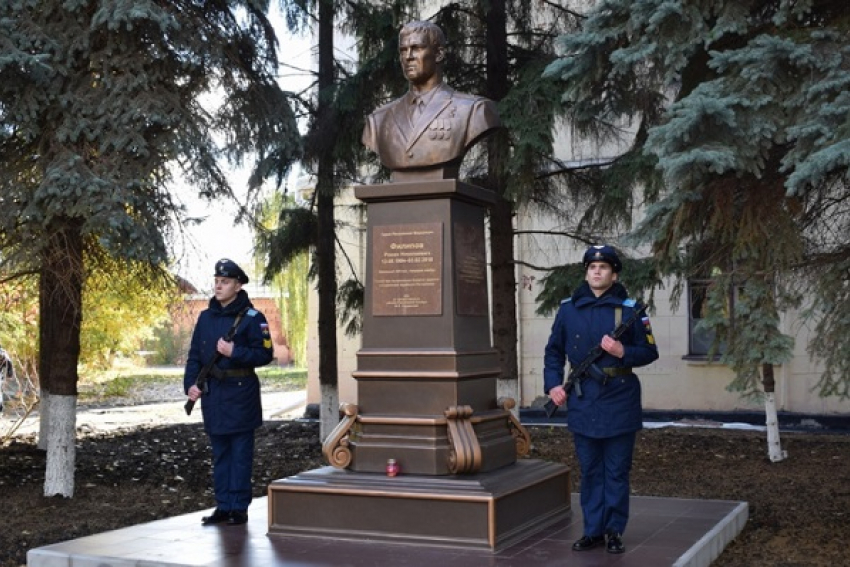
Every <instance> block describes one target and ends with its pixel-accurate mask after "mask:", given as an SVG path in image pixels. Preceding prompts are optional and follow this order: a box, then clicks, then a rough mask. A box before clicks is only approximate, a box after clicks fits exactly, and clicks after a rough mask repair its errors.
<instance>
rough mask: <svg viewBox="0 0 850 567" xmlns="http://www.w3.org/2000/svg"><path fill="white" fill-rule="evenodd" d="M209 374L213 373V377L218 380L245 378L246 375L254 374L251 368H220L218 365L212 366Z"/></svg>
mask: <svg viewBox="0 0 850 567" xmlns="http://www.w3.org/2000/svg"><path fill="white" fill-rule="evenodd" d="M210 374H212V375H213V378H217V379H219V380H222V379H224V378H247V377H248V376H253V375H254V370H253V369H251V368H230V369H228V370H222V369H221V368H219V367H218V366H213V367H212V370H210Z"/></svg>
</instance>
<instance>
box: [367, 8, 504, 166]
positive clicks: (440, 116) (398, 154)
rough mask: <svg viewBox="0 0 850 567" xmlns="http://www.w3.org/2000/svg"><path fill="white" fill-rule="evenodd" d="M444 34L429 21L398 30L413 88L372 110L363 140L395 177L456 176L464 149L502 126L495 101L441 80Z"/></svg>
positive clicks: (403, 63) (403, 62)
mask: <svg viewBox="0 0 850 567" xmlns="http://www.w3.org/2000/svg"><path fill="white" fill-rule="evenodd" d="M445 58H446V38H445V35H444V34H443V31H442V30H441V29H440V28H439V27H438V26H436V25H435V24H432V23H430V22H420V21H414V22H410V23H408V24H406V25H405V26H404V27H403V28H402V29H401V32H400V33H399V60H400V62H401V68H402V71H403V72H404V75H405V77H406V78H407V80H408V82H409V83H410V90H408V92H407V93H406V94H405V95H404V96H402V97H401V98H398V99H396V100H394V101H392V102H390V103H388V104H385V105H384V106H382V107H380V108H378V109H377V110H376V111H375V112H373V113H372V114H370V115H369V117H368V118H367V120H366V127H365V128H364V130H363V144H364V145H365V146H366V147H368V148H369V149H371V150H372V151H374V152H375V153H377V154H378V158H379V159H380V160H381V163H382V164H383V165H384V166H385V167H387V168H388V169H390V170H391V171H392V180H393V181H417V180H422V179H453V178H457V175H458V170H459V168H460V163H461V161H462V160H463V157H464V156H465V155H466V152H467V151H468V150H469V148H470V147H472V145H473V144H475V143H476V142H477V141H478V140H480V139H481V138H482V137H483V136H484V135H486V134H488V133H490V132H492V131H493V130H494V129H495V128H498V127H500V126H501V122H500V120H499V113H498V111H497V110H496V104H495V103H494V102H493V101H492V100H489V99H486V98H483V97H479V96H474V95H469V94H463V93H459V92H456V91H454V90H453V89H451V88H450V87H449V86H448V85H446V84H445V83H444V82H443V63H444V62H445Z"/></svg>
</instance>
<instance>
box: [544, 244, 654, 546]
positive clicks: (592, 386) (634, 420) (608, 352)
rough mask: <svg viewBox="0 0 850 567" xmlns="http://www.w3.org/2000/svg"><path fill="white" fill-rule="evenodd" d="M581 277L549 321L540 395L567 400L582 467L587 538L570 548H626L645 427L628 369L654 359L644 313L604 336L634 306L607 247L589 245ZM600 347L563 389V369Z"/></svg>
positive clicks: (638, 393)
mask: <svg viewBox="0 0 850 567" xmlns="http://www.w3.org/2000/svg"><path fill="white" fill-rule="evenodd" d="M583 263H584V266H585V274H586V275H585V282H584V283H583V284H582V285H581V286H579V287H578V288H577V289H576V290H575V292H574V293H573V295H572V297H570V298H569V299H566V300H564V301H563V302H562V303H561V307H560V309H559V310H558V314H557V316H556V317H555V321H554V323H553V325H552V332H551V334H550V337H549V341H548V343H547V345H546V349H545V355H544V392H546V393H547V394H549V396H550V397H551V398H552V401H553V402H555V403H556V404H557V405H563V404H564V403H566V404H567V427H568V428H569V430H570V431H571V432H572V433H573V439H574V441H575V448H576V456H577V457H578V461H579V465H580V468H581V495H580V496H581V508H582V516H583V520H584V536H583V537H582V538H581V539H579V540H578V541H576V542H575V543H574V544H573V550H575V551H586V550H589V549H593V548H594V547H597V546H601V545H605V546H606V549H607V551H608V552H609V553H623V552H624V551H625V546H624V545H623V541H622V534H623V532H624V531H625V529H626V524H627V522H628V518H629V473H630V470H631V466H632V456H633V452H634V444H635V439H636V434H637V431H639V430H640V429H641V428H642V427H643V424H642V406H641V386H640V380H639V379H638V377H637V375H636V374H635V373H634V371H633V368H635V367H639V366H645V365H647V364H650V363H652V362H653V361H654V360H656V359H657V358H658V348H657V347H656V345H655V339H654V337H653V335H652V328H651V326H650V323H649V318H648V317H642V318H640V317H638V318H635V320H634V323H633V324H632V326H631V328H630V329H628V330H627V331H626V332H625V333H624V334H623V335H622V336H621V337H620V340H615V339H613V338H612V337H611V336H609V334H610V333H611V331H612V330H613V329H614V328H615V327H616V326H617V325H618V324H619V323H620V322H621V321H629V319H630V318H631V317H632V315H633V314H634V313H635V310H636V309H637V304H636V302H635V301H634V300H633V299H629V297H628V294H627V292H626V289H625V288H624V287H623V286H622V285H621V284H620V283H619V282H618V281H617V279H618V274H619V272H620V270H621V269H622V264H621V263H620V259H619V258H618V256H617V253H616V251H615V250H614V249H613V248H612V247H610V246H593V247H591V248H589V249H588V250H587V251H586V252H585V254H584V257H583ZM597 345H601V347H602V349H603V350H604V351H605V352H604V354H603V355H602V356H601V357H600V358H599V359H598V360H597V362H596V364H595V365H593V366H592V368H593V372H589V373H588V375H587V376H584V377H581V378H580V380H581V387H580V393H579V389H577V388H571V389H570V388H567V389H565V388H564V386H563V382H564V366H565V364H566V362H567V361H569V363H570V365H571V366H572V367H576V366H578V365H580V364H581V363H582V361H583V360H584V358H585V357H586V356H587V355H588V353H589V352H590V351H591V350H592V349H593V348H594V347H595V346H597Z"/></svg>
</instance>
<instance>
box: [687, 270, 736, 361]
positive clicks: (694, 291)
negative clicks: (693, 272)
mask: <svg viewBox="0 0 850 567" xmlns="http://www.w3.org/2000/svg"><path fill="white" fill-rule="evenodd" d="M710 285H711V280H699V279H693V280H688V356H693V357H705V356H708V353H709V351H710V350H711V345H712V343H714V337H715V333H714V330H713V329H704V328H698V327H697V326H698V324H699V322H700V321H702V319H703V318H704V317H705V314H706V311H707V310H708V292H709V287H710ZM731 300H732V297H731V294H730V297H729V303H730V307H731ZM729 312H731V310H730V311H729ZM725 351H726V344H725V342H721V343H720V344H719V345H718V346H717V349H716V350H715V351H714V354H715V355H721V354H723V353H724V352H725Z"/></svg>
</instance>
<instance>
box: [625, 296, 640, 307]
mask: <svg viewBox="0 0 850 567" xmlns="http://www.w3.org/2000/svg"><path fill="white" fill-rule="evenodd" d="M623 305H625V306H626V307H634V306H635V305H637V300H636V299H632V298H631V297H630V298H628V299H624V300H623Z"/></svg>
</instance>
